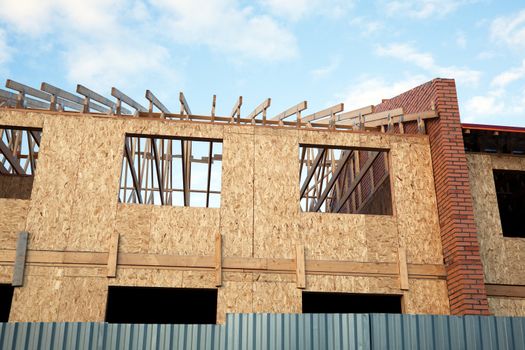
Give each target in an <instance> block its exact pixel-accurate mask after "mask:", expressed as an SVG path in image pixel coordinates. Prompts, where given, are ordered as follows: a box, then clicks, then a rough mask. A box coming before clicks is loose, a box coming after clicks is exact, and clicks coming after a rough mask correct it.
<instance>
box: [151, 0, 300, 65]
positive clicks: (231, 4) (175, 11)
mask: <svg viewBox="0 0 525 350" xmlns="http://www.w3.org/2000/svg"><path fill="white" fill-rule="evenodd" d="M154 4H155V5H156V6H157V7H158V9H159V10H160V12H162V13H163V18H162V19H161V21H160V25H161V26H162V27H163V28H165V31H164V32H165V33H166V34H168V35H169V36H170V38H171V39H173V40H175V41H176V42H181V43H193V44H204V45H207V46H208V47H210V48H212V49H214V50H216V51H219V52H222V53H226V54H229V55H232V56H236V55H241V56H242V57H243V58H251V59H261V60H267V61H279V60H283V59H289V58H293V57H295V56H296V55H297V54H298V48H297V43H296V39H295V36H294V35H293V34H292V33H291V32H290V31H289V30H287V29H286V28H284V27H282V26H281V25H279V24H278V23H277V22H276V21H275V20H274V19H273V18H271V17H270V16H266V15H256V14H254V13H253V9H252V8H250V7H241V6H240V5H239V4H238V2H237V1H235V0H217V1H211V2H208V1H205V0H197V1H184V0H177V1H171V0H154Z"/></svg>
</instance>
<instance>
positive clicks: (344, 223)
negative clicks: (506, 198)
mask: <svg viewBox="0 0 525 350" xmlns="http://www.w3.org/2000/svg"><path fill="white" fill-rule="evenodd" d="M24 116H25V115H24ZM34 119H35V120H36V119H38V118H34ZM43 119H45V121H44V123H43V124H44V133H43V137H42V147H41V155H42V159H41V161H40V163H39V172H38V173H37V176H36V179H35V189H34V193H33V200H32V205H31V209H30V212H29V217H28V220H27V221H28V222H27V225H26V228H28V230H29V231H30V232H32V236H33V235H34V236H35V237H34V238H33V240H32V241H31V242H30V244H31V245H32V246H31V248H32V249H68V250H73V249H78V250H96V251H107V249H108V244H109V237H110V234H111V232H113V231H116V232H119V233H120V235H121V237H120V244H119V249H120V251H121V252H126V253H145V252H147V253H159V254H184V255H212V254H214V249H215V247H214V240H213V239H210V238H211V237H214V234H215V232H217V231H219V232H221V233H222V234H223V254H224V256H255V257H263V258H295V245H296V244H297V243H303V244H304V245H305V252H306V256H307V258H308V259H325V260H326V259H332V260H333V259H342V260H352V261H388V262H394V261H396V259H397V246H398V245H399V238H398V231H400V227H401V224H400V214H399V212H398V213H397V216H372V215H344V214H340V215H339V214H315V213H300V207H299V176H298V172H299V161H298V157H299V154H298V153H299V144H300V143H310V144H320V145H322V144H327V143H329V144H333V145H338V146H353V147H359V146H361V147H369V148H377V147H382V148H389V149H391V150H392V152H391V155H392V166H393V170H392V172H393V174H394V175H393V176H395V177H396V178H397V176H399V177H400V178H401V179H402V180H403V184H400V185H398V186H399V187H398V188H395V187H394V188H393V197H394V200H395V203H394V206H395V207H396V208H399V206H400V205H406V204H407V203H406V202H407V201H415V202H417V203H423V206H424V207H425V206H428V207H430V206H432V205H434V206H435V199H434V195H433V192H430V194H429V193H428V191H429V189H431V190H432V191H433V188H434V185H433V182H432V178H431V177H430V178H429V177H428V174H431V168H428V169H426V170H425V171H422V170H421V169H419V166H418V164H419V163H420V162H421V161H423V162H424V164H430V163H429V160H430V155H429V151H428V139H427V138H424V137H406V138H405V137H400V136H394V135H379V134H364V133H338V132H316V131H298V130H291V129H282V128H254V127H245V126H242V127H241V126H235V125H210V124H205V123H203V124H198V123H186V122H169V121H152V120H148V119H140V118H112V117H89V116H76V117H75V116H64V117H62V116H60V115H53V116H51V117H49V118H43ZM43 119H42V118H41V120H40V121H42V120H43ZM17 120H21V118H18V119H17ZM46 131H48V132H46ZM126 132H127V133H139V134H151V135H172V136H187V137H206V138H218V139H223V140H224V141H223V142H224V144H223V168H222V195H221V208H220V209H202V208H177V207H160V206H149V205H124V204H120V205H119V204H117V193H118V185H119V177H120V166H121V160H122V148H123V141H124V134H125V133H126ZM64 135H67V137H64ZM408 145H410V147H409V146H408ZM91 146H93V150H94V151H92V152H88V149H89V150H91V149H92V147H91ZM412 148H414V149H415V151H414V150H413V149H412ZM64 150H67V151H64ZM413 151H414V152H416V153H417V155H416V156H410V154H408V155H407V153H410V152H413ZM409 165H410V166H412V167H415V168H417V169H411V170H409V172H408V174H406V175H405V174H404V172H403V171H404V170H405V169H406V168H408V167H409ZM425 166H426V165H425ZM101 172H102V173H101ZM39 176H41V178H39ZM395 181H397V180H395ZM427 187H428V188H427ZM402 191H408V192H421V193H420V194H413V195H412V196H408V195H407V196H405V197H403V195H402V194H401V195H400V194H399V193H398V192H402ZM418 195H420V196H421V197H417V196H418ZM94 197H97V198H95V199H93V198H94ZM429 198H430V199H429ZM413 207H415V205H413ZM413 207H412V210H407V211H406V213H404V214H403V215H406V216H407V217H406V218H404V219H403V220H404V221H403V223H402V225H405V226H403V227H402V228H403V232H404V233H403V234H404V235H405V236H404V237H405V238H403V239H404V241H403V242H405V243H411V244H416V245H417V244H420V243H418V242H415V241H411V239H412V238H411V237H412V236H414V235H418V234H420V232H423V231H425V232H434V231H435V229H434V226H433V225H434V222H437V210H435V212H434V215H435V216H436V217H435V218H431V217H430V215H429V214H428V213H427V211H426V210H427V209H424V210H423V211H421V210H418V211H416V210H413ZM423 225H426V226H423ZM398 226H399V227H398ZM412 226H413V227H412ZM430 235H432V233H431V234H430ZM407 237H408V238H407ZM436 237H437V239H439V231H437V236H436ZM421 241H422V240H421ZM428 241H430V242H432V239H430V240H428V239H427V242H428ZM417 249H421V251H422V252H424V254H430V255H431V256H430V257H421V258H417V256H415V255H414V254H411V251H409V254H408V258H409V262H417V261H419V260H417V259H421V261H428V262H434V261H437V260H436V255H435V254H436V253H435V252H434V251H433V250H432V249H434V248H432V249H431V248H428V249H427V248H426V247H419V246H418V248H417ZM440 250H441V248H440V247H439V249H438V250H437V251H438V252H440ZM59 270H60V271H62V270H61V269H59ZM50 271H51V270H45V271H44V270H42V271H40V272H39V273H38V274H37V273H36V270H34V269H33V270H32V272H31V273H30V274H29V275H28V276H29V277H28V286H29V288H28V290H27V292H25V293H20V292H18V293H19V294H20V295H19V296H18V297H19V299H20V300H22V303H25V307H26V309H27V310H22V309H21V307H20V305H21V304H18V309H17V310H18V311H17V312H15V315H16V313H18V315H20V317H19V319H24V320H28V319H30V317H29V316H28V317H25V316H24V315H23V313H25V312H27V313H29V311H28V310H29V309H31V308H32V306H33V301H32V299H31V298H35V301H34V305H35V307H36V309H37V310H38V312H37V313H36V316H35V317H36V318H33V319H32V320H37V319H38V320H60V319H63V318H64V317H66V316H65V315H59V314H58V313H57V312H58V305H59V304H57V303H58V302H59V301H60V298H61V297H62V296H63V297H64V298H66V299H67V301H62V302H67V303H71V304H68V305H73V304H74V303H76V304H78V305H79V306H78V308H76V309H75V308H74V307H73V306H71V308H73V309H74V310H75V312H74V313H75V314H73V313H72V314H71V315H68V316H67V317H70V318H69V319H70V320H73V319H74V318H76V319H77V320H87V317H91V318H92V319H91V320H99V319H100V315H101V313H100V312H101V311H100V310H101V309H100V308H99V307H98V306H100V307H102V308H103V307H104V305H105V299H104V300H103V301H102V296H105V290H104V289H103V288H106V287H107V284H108V283H109V284H111V285H131V286H132V285H137V286H163V287H185V288H215V272H214V271H210V270H193V271H182V270H176V269H132V268H128V267H118V269H117V277H116V278H114V279H107V278H105V277H104V276H103V273H104V269H87V270H82V269H77V270H72V269H66V270H64V271H63V272H61V275H60V276H58V277H53V276H55V275H54V274H53V273H51V272H50ZM84 275H85V276H89V278H88V279H86V281H92V282H93V285H94V286H95V288H94V290H93V296H92V297H93V299H94V300H97V304H100V305H97V306H96V307H95V306H94V307H93V308H91V307H90V306H88V305H86V304H83V301H80V300H79V299H78V298H79V296H78V295H77V294H76V292H75V291H73V289H75V288H78V289H81V288H83V284H82V283H84V282H81V281H80V280H81V279H82V278H80V277H81V276H84ZM102 281H106V282H102ZM85 283H88V282H85ZM50 286H53V287H52V288H49V287H50ZM438 287H439V286H435V288H438ZM24 288H26V287H24ZM39 288H41V289H49V290H47V291H45V292H41V291H40V290H39V292H38V293H40V294H41V295H42V298H41V297H40V296H37V292H36V290H38V289H39ZM53 288H54V289H56V288H58V290H60V289H63V290H64V292H63V294H61V293H58V294H57V292H56V291H55V292H53V290H54V289H53ZM307 288H308V290H325V291H334V290H335V291H341V292H343V291H346V292H350V291H354V292H366V293H399V292H400V290H399V281H398V279H397V278H393V277H388V278H386V277H355V276H318V275H307ZM439 288H440V287H439ZM219 291H220V292H219V305H218V308H219V311H218V315H219V320H220V319H221V317H222V316H221V315H223V314H224V312H226V311H228V312H229V311H232V312H248V311H250V312H300V310H301V304H300V300H301V298H300V295H301V290H299V289H297V288H296V283H295V275H294V274H289V273H288V274H266V273H257V274H251V273H227V272H224V273H223V287H222V288H221V289H219ZM53 293H55V294H53ZM46 298H47V299H48V300H49V302H48V301H47V300H46V303H47V304H48V305H51V306H50V307H49V308H48V307H47V305H46V309H49V310H50V311H49V312H55V316H53V317H51V316H49V315H47V314H45V312H47V311H45V310H43V309H42V308H41V307H40V306H39V305H40V304H44V301H43V300H45V299H46ZM57 298H58V299H57ZM230 298H231V299H230ZM99 300H100V302H99ZM41 309H42V310H41ZM40 313H44V314H40ZM22 316H24V317H22ZM41 316H42V317H41Z"/></svg>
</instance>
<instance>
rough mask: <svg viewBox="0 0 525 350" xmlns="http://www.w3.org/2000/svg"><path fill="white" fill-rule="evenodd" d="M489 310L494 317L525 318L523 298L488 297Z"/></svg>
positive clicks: (524, 300)
mask: <svg viewBox="0 0 525 350" xmlns="http://www.w3.org/2000/svg"><path fill="white" fill-rule="evenodd" d="M487 299H488V301H489V310H490V312H491V313H493V314H494V316H507V317H508V316H511V317H512V316H515V317H524V316H525V298H495V297H488V298H487Z"/></svg>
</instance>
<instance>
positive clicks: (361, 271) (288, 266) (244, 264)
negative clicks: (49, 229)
mask: <svg viewBox="0 0 525 350" xmlns="http://www.w3.org/2000/svg"><path fill="white" fill-rule="evenodd" d="M14 257H15V251H14V250H12V249H11V250H8V249H4V250H0V263H4V264H8V265H11V264H12V263H13V262H14ZM108 257H109V254H108V253H106V252H76V251H75V252H73V251H62V252H60V251H35V250H28V252H27V258H26V261H27V263H29V264H47V265H53V264H56V265H73V266H78V265H90V266H91V265H100V266H101V267H104V266H107V262H108ZM215 259H216V257H215V255H210V256H184V255H180V256H179V255H158V254H131V253H119V257H118V264H119V266H128V267H152V268H153V267H155V268H156V267H165V268H182V269H209V270H210V271H212V270H214V269H215V266H216V261H215ZM222 268H223V270H224V271H230V272H231V271H234V272H242V271H247V272H249V271H252V272H257V271H259V272H272V273H273V272H276V273H277V272H286V273H293V274H295V273H296V262H295V259H272V258H268V259H264V258H241V257H223V260H222ZM305 271H306V273H307V274H327V275H332V274H334V275H359V276H398V275H399V268H398V264H397V262H356V261H336V260H306V261H305ZM408 275H409V277H410V278H445V276H446V272H445V267H444V266H443V265H433V264H408Z"/></svg>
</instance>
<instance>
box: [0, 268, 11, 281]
mask: <svg viewBox="0 0 525 350" xmlns="http://www.w3.org/2000/svg"><path fill="white" fill-rule="evenodd" d="M12 281H13V266H7V265H0V283H11V282H12Z"/></svg>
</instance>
